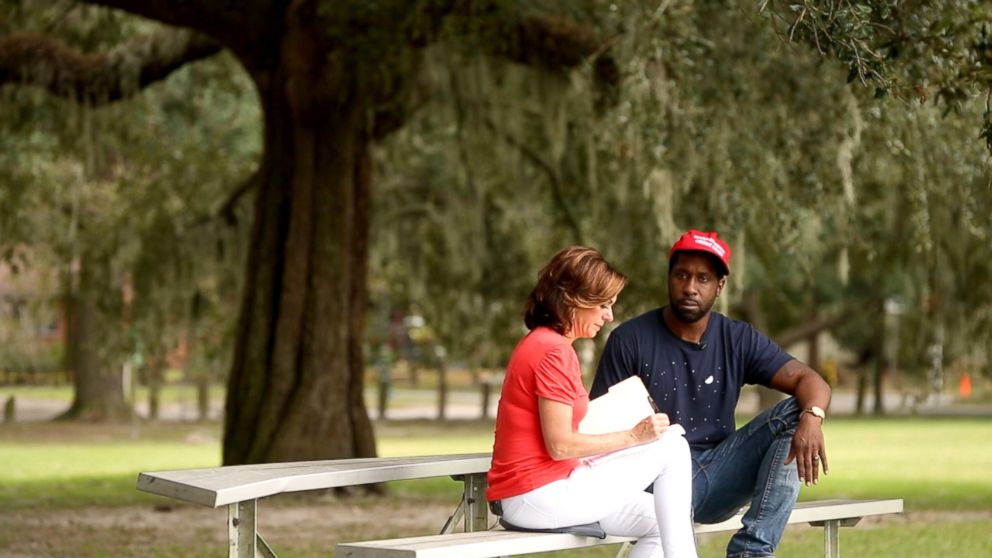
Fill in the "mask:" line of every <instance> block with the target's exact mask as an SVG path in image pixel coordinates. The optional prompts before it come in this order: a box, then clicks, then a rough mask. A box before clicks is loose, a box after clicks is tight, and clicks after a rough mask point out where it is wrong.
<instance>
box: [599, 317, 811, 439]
mask: <svg viewBox="0 0 992 558" xmlns="http://www.w3.org/2000/svg"><path fill="white" fill-rule="evenodd" d="M792 358H793V357H792V356H791V355H789V354H788V353H786V352H785V351H783V350H782V348H781V347H779V346H778V345H776V344H775V343H774V342H773V341H771V340H770V339H768V337H766V336H764V335H762V334H761V332H759V331H758V330H756V329H755V328H754V327H752V326H751V324H748V323H746V322H739V321H737V320H732V319H730V318H728V317H726V316H724V315H723V314H718V313H717V312H711V313H710V321H709V323H708V324H707V326H706V333H704V334H703V338H702V340H701V341H700V342H699V343H690V342H688V341H684V340H683V339H680V338H679V337H677V336H676V335H675V334H674V333H672V332H671V330H669V329H668V326H667V325H666V324H665V321H664V319H663V318H662V315H661V309H660V308H658V309H655V310H652V311H650V312H647V313H646V314H641V315H640V316H637V317H636V318H633V319H631V320H628V321H626V322H624V323H623V324H621V325H620V326H619V327H617V328H616V329H615V330H614V331H613V333H611V334H610V338H609V339H608V340H607V342H606V347H605V348H604V350H603V356H602V358H601V359H600V361H599V368H598V369H597V371H596V378H595V380H593V384H592V389H591V390H590V397H593V398H595V397H598V396H600V395H602V394H604V393H606V391H607V389H609V387H610V386H612V385H613V384H616V383H617V382H620V381H622V380H624V379H626V378H629V377H630V376H633V375H638V376H640V377H641V379H642V380H643V381H644V385H645V386H646V387H647V389H648V393H650V394H651V397H652V398H653V399H654V400H655V403H657V404H658V407H660V408H661V412H663V413H667V414H668V418H669V419H670V420H671V421H672V422H673V423H678V424H681V425H682V427H683V428H685V432H686V440H688V442H689V445H690V446H691V447H693V448H695V449H705V448H710V447H713V446H715V445H716V444H718V443H719V442H720V441H721V440H723V439H724V438H726V437H727V436H729V435H730V434H731V433H733V432H734V429H735V424H734V409H735V408H736V407H737V400H738V399H739V398H740V394H741V388H742V387H743V386H744V384H760V385H765V386H767V385H768V383H769V382H771V379H772V376H774V375H775V372H777V371H778V370H779V369H780V368H781V367H782V365H784V364H785V363H786V362H788V361H790V360H792Z"/></svg>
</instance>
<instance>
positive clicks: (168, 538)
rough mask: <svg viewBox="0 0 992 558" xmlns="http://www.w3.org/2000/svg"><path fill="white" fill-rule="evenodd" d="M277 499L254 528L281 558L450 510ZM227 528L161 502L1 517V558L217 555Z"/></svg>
mask: <svg viewBox="0 0 992 558" xmlns="http://www.w3.org/2000/svg"><path fill="white" fill-rule="evenodd" d="M280 500H282V501H275V500H273V501H268V502H262V503H261V504H260V506H259V525H260V527H259V530H260V532H261V533H262V535H263V536H264V537H265V538H266V540H267V541H268V542H269V544H270V545H271V546H272V547H273V549H275V551H276V553H277V554H278V555H279V556H280V557H282V556H290V557H291V556H318V555H319V556H328V555H329V554H330V552H331V550H332V549H333V548H334V544H335V543H337V542H341V541H351V540H363V539H372V538H386V537H392V536H398V535H405V534H411V535H413V534H433V533H436V532H438V531H439V530H440V528H441V526H442V525H443V523H444V519H445V518H447V516H448V515H449V514H450V513H451V511H452V510H453V509H454V505H453V504H449V503H445V502H440V501H429V500H420V501H416V500H413V499H410V498H403V500H402V501H401V502H395V501H394V502H389V501H388V500H387V499H384V498H370V497H359V498H344V499H341V498H335V497H329V496H326V497H312V498H306V499H294V498H281V499H280ZM163 502H164V501H163ZM384 517H388V518H389V519H388V523H387V522H385V521H383V520H382V518H384ZM226 522H227V509H226V508H220V509H209V508H202V507H194V506H187V505H171V504H168V503H163V505H160V506H130V507H122V508H105V507H100V508H95V507H92V508H79V509H56V510H51V509H49V510H21V511H14V512H7V511H0V556H3V557H5V558H29V557H30V558H43V557H53V558H54V557H64V556H93V557H96V556H114V557H135V558H137V557H146V556H189V557H201V556H202V557H207V556H210V557H214V556H216V557H222V556H226V555H227V526H226Z"/></svg>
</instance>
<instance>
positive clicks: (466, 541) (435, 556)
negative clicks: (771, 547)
mask: <svg viewBox="0 0 992 558" xmlns="http://www.w3.org/2000/svg"><path fill="white" fill-rule="evenodd" d="M902 510H903V501H902V500H901V499H894V500H819V501H813V502H800V503H799V504H796V506H795V508H794V509H793V511H792V515H790V516H789V523H819V522H832V521H836V522H840V521H844V520H857V519H860V518H863V517H867V516H872V515H884V514H890V513H901V512H902ZM741 517H743V514H737V515H736V516H734V517H732V518H730V519H728V520H727V521H724V522H721V523H716V524H712V525H703V524H700V525H696V532H697V533H715V532H721V531H736V530H737V529H739V528H740V526H741ZM633 540H634V539H632V538H629V537H607V538H606V539H602V540H601V539H596V538H592V537H580V536H576V535H567V534H553V533H524V532H519V531H505V530H502V529H495V530H492V531H479V532H473V533H453V534H448V535H429V536H422V537H406V538H399V539H386V540H380V541H361V542H352V543H343V544H339V545H337V547H336V549H335V551H334V555H335V557H339V558H345V557H346V558H491V557H493V556H514V555H519V554H530V553H534V552H550V551H556V550H569V549H575V548H584V547H589V546H599V545H605V544H619V543H623V542H629V541H633Z"/></svg>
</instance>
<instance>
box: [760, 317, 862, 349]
mask: <svg viewBox="0 0 992 558" xmlns="http://www.w3.org/2000/svg"><path fill="white" fill-rule="evenodd" d="M847 315H848V313H847V312H837V313H834V314H829V315H826V316H823V317H822V318H819V319H817V320H815V321H812V322H806V323H803V324H800V325H797V326H795V327H791V328H789V329H787V330H785V331H783V332H781V333H779V334H778V335H776V336H775V342H776V343H778V345H779V346H780V347H788V346H789V345H792V344H793V343H796V342H798V341H802V340H803V339H806V338H807V337H809V336H811V335H814V334H816V333H819V332H821V331H824V330H827V329H830V328H832V327H834V326H835V325H837V324H839V323H841V322H843V321H844V320H846V319H847Z"/></svg>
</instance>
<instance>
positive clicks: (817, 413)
mask: <svg viewBox="0 0 992 558" xmlns="http://www.w3.org/2000/svg"><path fill="white" fill-rule="evenodd" d="M805 413H809V414H811V415H813V416H814V417H817V418H818V419H820V422H823V421H824V420H826V418H827V413H826V412H825V411H824V410H823V409H821V408H819V407H817V406H816V405H813V406H812V407H809V408H808V409H803V412H802V413H800V414H805Z"/></svg>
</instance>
